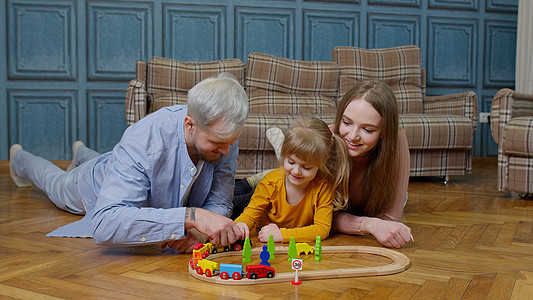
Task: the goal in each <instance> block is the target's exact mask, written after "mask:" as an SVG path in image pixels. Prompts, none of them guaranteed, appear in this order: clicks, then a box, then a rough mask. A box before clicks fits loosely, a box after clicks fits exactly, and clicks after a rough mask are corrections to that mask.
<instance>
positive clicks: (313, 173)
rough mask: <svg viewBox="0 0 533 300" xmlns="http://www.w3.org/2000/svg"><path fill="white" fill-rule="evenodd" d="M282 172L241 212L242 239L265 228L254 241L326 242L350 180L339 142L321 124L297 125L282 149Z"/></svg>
mask: <svg viewBox="0 0 533 300" xmlns="http://www.w3.org/2000/svg"><path fill="white" fill-rule="evenodd" d="M281 159H282V161H283V166H282V167H280V168H278V169H275V170H273V171H271V172H270V173H268V174H267V175H265V177H263V179H262V180H261V181H260V182H259V184H258V185H257V187H256V188H255V192H254V194H253V196H252V198H251V200H250V204H249V205H248V206H247V207H246V208H245V209H244V212H243V213H242V214H241V215H240V216H239V217H238V218H237V219H236V220H235V223H237V226H239V228H240V229H241V231H243V233H244V234H245V236H249V231H250V229H253V228H255V227H256V225H259V226H258V227H260V226H263V227H262V228H261V230H260V231H259V234H258V238H259V241H261V242H267V241H268V238H269V236H270V235H272V236H273V237H274V241H275V242H289V241H290V238H291V237H294V239H295V241H298V242H311V241H315V240H316V236H321V238H322V239H325V238H326V237H327V236H328V235H329V231H330V229H331V220H332V215H333V211H332V208H333V207H346V205H347V203H348V182H349V175H350V163H349V156H348V153H347V151H346V146H345V145H344V141H343V139H342V138H341V137H340V136H338V135H335V134H332V133H331V131H330V130H329V127H328V126H327V124H326V123H324V122H323V121H321V120H319V119H305V120H302V121H299V122H297V123H295V124H294V125H293V126H292V127H291V128H290V129H289V131H288V132H287V134H286V136H285V140H284V142H283V146H282V148H281Z"/></svg>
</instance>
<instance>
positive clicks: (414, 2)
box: [368, 0, 420, 7]
mask: <svg viewBox="0 0 533 300" xmlns="http://www.w3.org/2000/svg"><path fill="white" fill-rule="evenodd" d="M368 4H383V5H385V4H389V5H406V6H414V7H420V0H368Z"/></svg>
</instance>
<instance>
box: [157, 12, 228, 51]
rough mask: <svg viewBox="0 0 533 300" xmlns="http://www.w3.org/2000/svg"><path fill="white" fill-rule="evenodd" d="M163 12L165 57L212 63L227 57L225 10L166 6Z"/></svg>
mask: <svg viewBox="0 0 533 300" xmlns="http://www.w3.org/2000/svg"><path fill="white" fill-rule="evenodd" d="M164 10H165V11H164V14H165V24H164V31H165V33H164V36H165V40H164V42H163V44H164V49H165V51H164V56H165V57H169V58H175V59H178V60H182V61H213V60H217V59H221V58H224V57H225V56H226V51H225V44H226V29H225V25H224V24H226V22H227V20H226V13H225V8H224V7H212V6H174V5H168V6H165V7H164ZM191 28H194V30H191Z"/></svg>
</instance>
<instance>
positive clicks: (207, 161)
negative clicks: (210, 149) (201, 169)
mask: <svg viewBox="0 0 533 300" xmlns="http://www.w3.org/2000/svg"><path fill="white" fill-rule="evenodd" d="M194 152H196V156H198V159H201V160H203V161H205V162H206V163H210V164H216V163H217V162H218V161H219V160H220V159H221V158H222V153H220V154H219V155H218V156H217V157H215V158H207V157H205V155H203V154H201V153H200V152H198V149H194Z"/></svg>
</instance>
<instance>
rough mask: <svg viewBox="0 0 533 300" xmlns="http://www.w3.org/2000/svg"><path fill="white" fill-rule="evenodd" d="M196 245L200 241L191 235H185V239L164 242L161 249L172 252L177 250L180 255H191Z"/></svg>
mask: <svg viewBox="0 0 533 300" xmlns="http://www.w3.org/2000/svg"><path fill="white" fill-rule="evenodd" d="M198 243H200V241H198V240H197V239H196V237H195V236H194V235H192V234H191V235H187V238H185V239H181V240H174V241H167V242H164V243H163V244H162V245H161V249H165V247H169V248H172V249H174V250H178V251H179V253H180V254H181V253H192V250H193V249H194V246H196V244H198Z"/></svg>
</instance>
